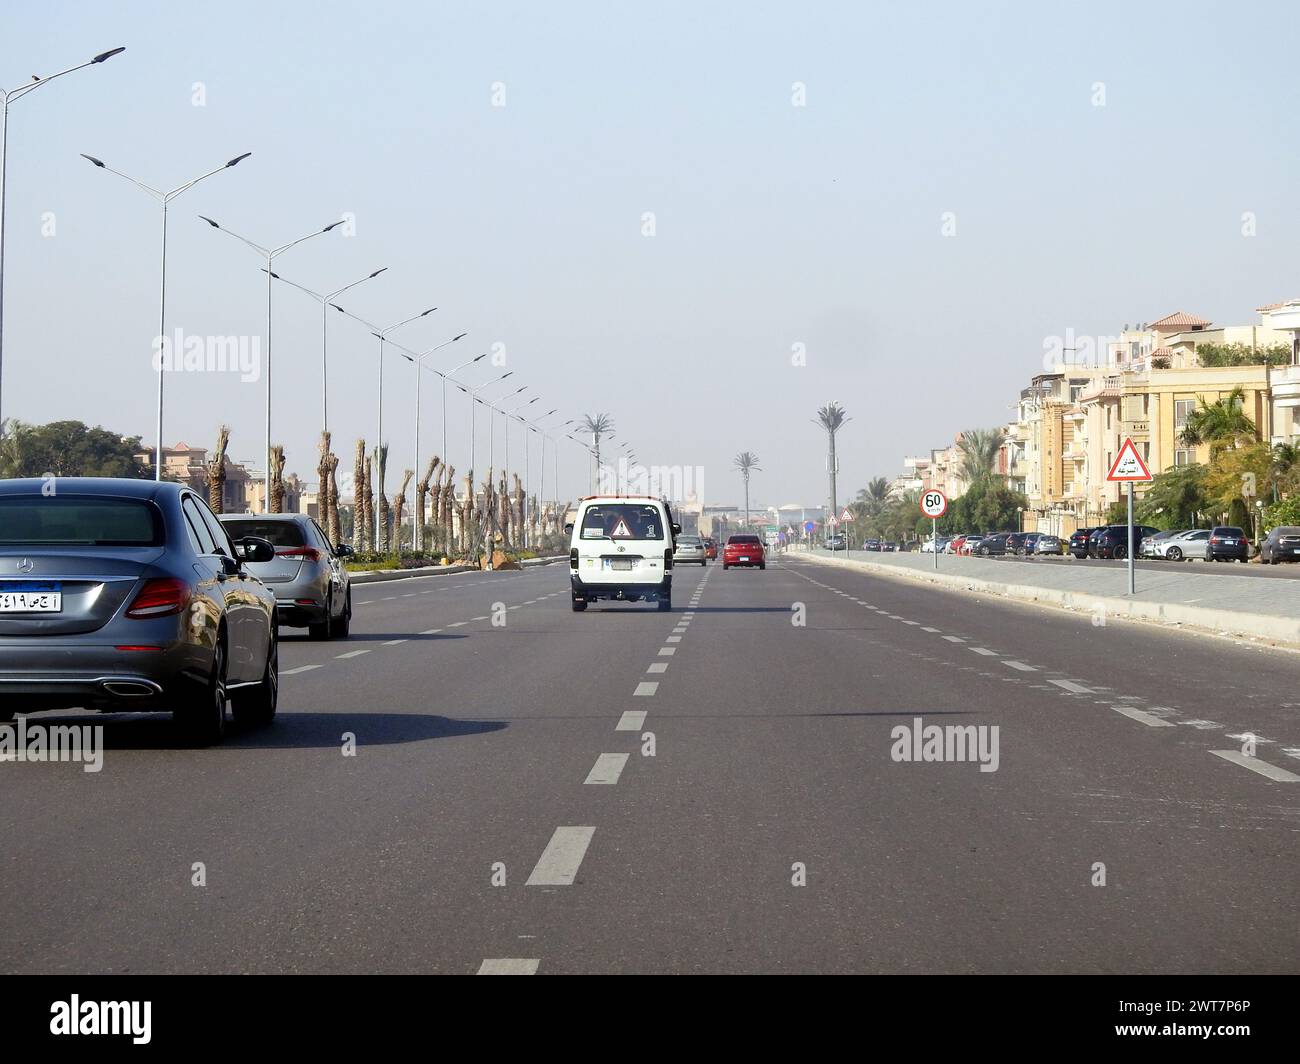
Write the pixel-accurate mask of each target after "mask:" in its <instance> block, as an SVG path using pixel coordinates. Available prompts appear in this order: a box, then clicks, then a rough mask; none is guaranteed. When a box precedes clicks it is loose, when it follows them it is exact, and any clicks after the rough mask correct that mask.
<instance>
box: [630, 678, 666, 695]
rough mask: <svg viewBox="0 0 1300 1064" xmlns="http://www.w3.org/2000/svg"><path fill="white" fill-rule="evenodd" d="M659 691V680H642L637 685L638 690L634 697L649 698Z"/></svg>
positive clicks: (634, 692)
mask: <svg viewBox="0 0 1300 1064" xmlns="http://www.w3.org/2000/svg"><path fill="white" fill-rule="evenodd" d="M657 690H659V681H658V680H642V681H641V682H640V683H639V684H637V685H636V690H635V691H633V692H632V694H633V696H640V697H641V698H649V697H651V696H652V695H653V694H654V693H655V692H656V691H657Z"/></svg>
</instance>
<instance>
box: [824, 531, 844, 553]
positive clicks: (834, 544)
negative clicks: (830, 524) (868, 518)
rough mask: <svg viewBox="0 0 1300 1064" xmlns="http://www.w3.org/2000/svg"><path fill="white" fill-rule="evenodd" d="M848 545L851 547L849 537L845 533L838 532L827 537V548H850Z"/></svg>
mask: <svg viewBox="0 0 1300 1064" xmlns="http://www.w3.org/2000/svg"><path fill="white" fill-rule="evenodd" d="M848 547H849V541H848V538H847V537H845V536H843V535H840V534H838V533H837V534H836V535H833V536H827V537H826V549H827V550H831V551H834V550H848Z"/></svg>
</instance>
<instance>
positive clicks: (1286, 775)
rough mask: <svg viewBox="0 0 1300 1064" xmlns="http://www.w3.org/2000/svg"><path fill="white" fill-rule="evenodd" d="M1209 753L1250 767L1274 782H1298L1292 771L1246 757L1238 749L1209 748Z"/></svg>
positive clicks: (1299, 781) (1297, 777) (1255, 758)
mask: <svg viewBox="0 0 1300 1064" xmlns="http://www.w3.org/2000/svg"><path fill="white" fill-rule="evenodd" d="M1210 753H1212V754H1213V755H1214V756H1215V757H1221V758H1223V760H1224V761H1231V762H1232V763H1233V764H1234V765H1240V766H1241V767H1242V768H1248V769H1250V771H1251V772H1257V773H1259V774H1260V775H1261V776H1266V777H1268V778H1269V779H1271V780H1273V782H1275V783H1300V776H1297V775H1296V774H1295V773H1294V772H1288V771H1287V770H1286V769H1284V768H1278V767H1277V766H1276V765H1270V764H1269V763H1268V762H1267V761H1261V760H1260V759H1259V758H1257V757H1247V756H1246V755H1245V754H1243V753H1242V752H1241V751H1239V750H1211V751H1210Z"/></svg>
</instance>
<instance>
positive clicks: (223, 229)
mask: <svg viewBox="0 0 1300 1064" xmlns="http://www.w3.org/2000/svg"><path fill="white" fill-rule="evenodd" d="M198 217H200V218H202V219H203V220H204V221H205V222H207V223H208V225H210V226H212V228H213V229H215V230H217V232H219V233H225V234H226V235H227V236H233V237H234V238H235V239H236V240H238V241H239V242H240V243H241V244H246V245H248V246H249V247H250V248H252V249H253V250H254V251H256V252H257V253H258V254H259V255H266V256H268V257H269V256H270V255H271V254H272V251H271V249H270V248H264V247H262V245H261V244H255V243H253V241H251V240H249V239H248V237H246V236H240V235H239V234H238V233H236V232H235V231H234V230H233V229H227V228H226V227H225V226H223V225H221V224H220V223H219V222H215V221H213V220H212V219H211V218H209V217H208V216H207V215H206V214H200V215H198Z"/></svg>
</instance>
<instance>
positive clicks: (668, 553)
mask: <svg viewBox="0 0 1300 1064" xmlns="http://www.w3.org/2000/svg"><path fill="white" fill-rule="evenodd" d="M672 567H673V549H672V547H668V548H667V549H666V550H665V551H664V568H665V569H671V568H672Z"/></svg>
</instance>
